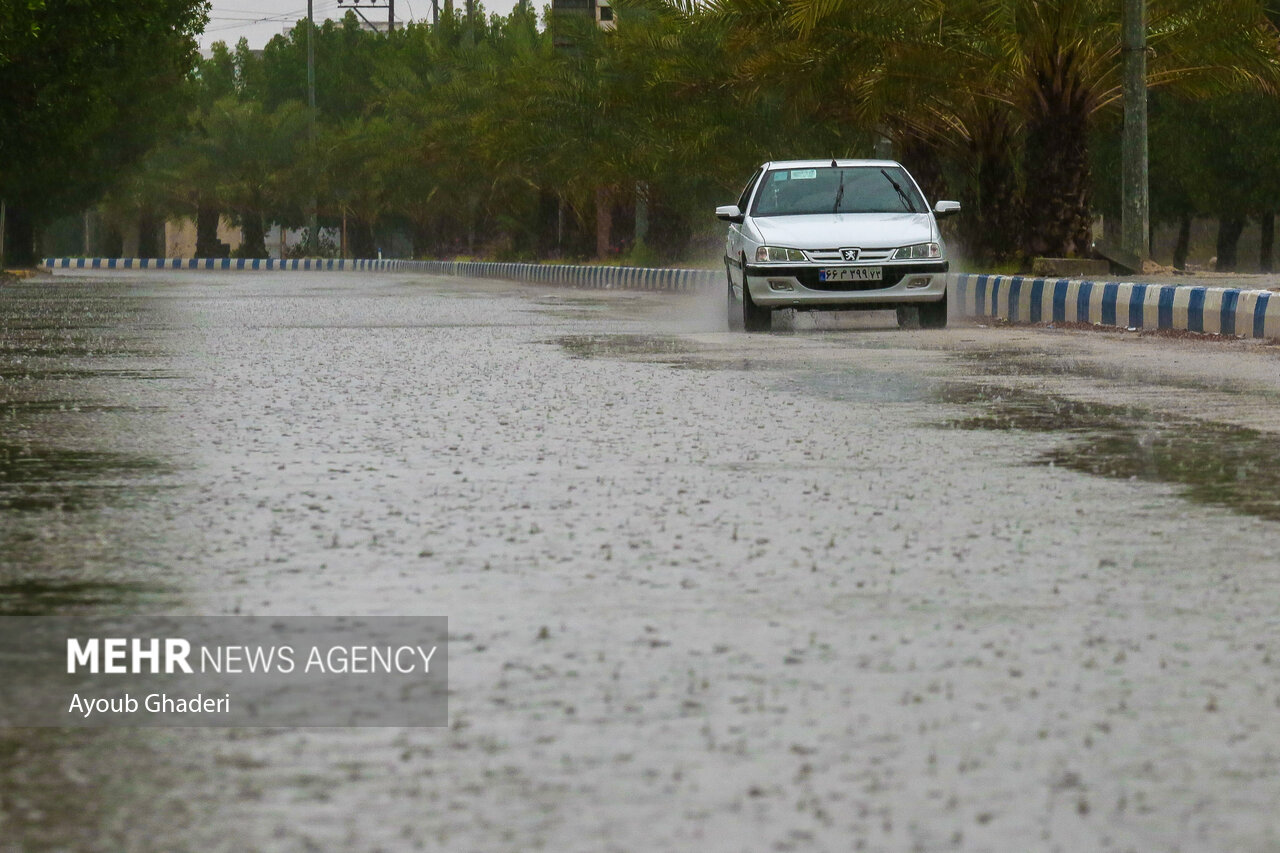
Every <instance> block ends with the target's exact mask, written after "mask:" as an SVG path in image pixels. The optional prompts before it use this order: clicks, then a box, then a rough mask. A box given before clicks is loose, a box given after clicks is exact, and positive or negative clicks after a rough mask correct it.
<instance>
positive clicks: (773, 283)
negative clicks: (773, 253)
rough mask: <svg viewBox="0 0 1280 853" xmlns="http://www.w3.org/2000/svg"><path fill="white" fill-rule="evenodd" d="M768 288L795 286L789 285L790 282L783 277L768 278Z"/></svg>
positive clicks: (783, 288) (792, 288)
mask: <svg viewBox="0 0 1280 853" xmlns="http://www.w3.org/2000/svg"><path fill="white" fill-rule="evenodd" d="M769 289H770V290H795V288H794V287H792V286H791V282H789V281H787V280H786V279H785V278H771V279H769Z"/></svg>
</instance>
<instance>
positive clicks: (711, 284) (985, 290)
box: [44, 258, 1280, 338]
mask: <svg viewBox="0 0 1280 853" xmlns="http://www.w3.org/2000/svg"><path fill="white" fill-rule="evenodd" d="M44 264H45V266H46V267H48V268H49V269H50V270H60V269H62V270H67V269H75V270H244V271H254V270H257V271H271V270H290V271H293V270H297V271H318V272H419V273H427V274H431V275H450V276H464V277H470V278H486V279H501V280H507V281H519V282H527V283H530V284H545V285H553V286H560V287H574V288H586V289H600V290H660V291H674V292H691V291H696V290H702V289H708V288H720V287H723V286H724V273H723V272H721V271H719V270H693V269H676V268H655V267H611V266H592V265H578V264H524V263H503V262H495V261H408V260H392V259H386V260H378V259H360V260H341V259H336V258H287V259H285V260H276V259H274V258H261V259H255V258H46V259H45V262H44ZM948 287H949V290H950V293H951V300H952V302H953V304H954V305H955V306H956V309H957V310H958V311H959V313H960V314H961V315H962V316H967V317H990V318H998V319H1002V320H1007V321H1009V322H1010V323H1042V322H1043V323H1050V322H1051V323H1072V322H1074V323H1091V324H1094V325H1102V326H1115V327H1118V328H1126V329H1169V330H1179V331H1188V332H1199V333H1203V334H1221V335H1227V336H1238V337H1245V338H1280V294H1276V297H1277V298H1274V299H1273V298H1272V295H1273V294H1272V293H1271V292H1269V291H1265V290H1240V289H1236V288H1220V287H1198V286H1195V287H1188V286H1178V285H1171V284H1134V283H1130V282H1095V281H1081V280H1074V279H1065V278H1063V279H1051V278H1050V279H1046V278H1029V277H1025V276H1003V275H979V274H975V273H953V274H951V275H949V276H948Z"/></svg>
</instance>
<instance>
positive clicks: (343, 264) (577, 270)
mask: <svg viewBox="0 0 1280 853" xmlns="http://www.w3.org/2000/svg"><path fill="white" fill-rule="evenodd" d="M44 265H45V266H46V267H48V268H49V269H50V270H244V271H254V270H256V271H271V270H289V271H293V270H298V271H306V270H312V271H317V272H421V273H430V274H434V275H454V276H466V277H470V278H490V279H505V280H510V281H522V282H529V283H531V284H550V285H559V286H562V287H581V288H588V289H599V290H668V291H679V292H686V291H694V290H699V289H702V288H705V287H712V286H718V285H723V284H724V273H723V272H720V271H719V270H691V269H674V268H661V269H660V268H655V267H610V266H589V265H578V264H521V263H500V262H494V261H405V260H390V259H388V260H376V259H371V260H339V259H336V258H286V259H284V260H276V259H274V258H46V259H45V261H44Z"/></svg>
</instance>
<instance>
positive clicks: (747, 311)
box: [742, 255, 773, 332]
mask: <svg viewBox="0 0 1280 853" xmlns="http://www.w3.org/2000/svg"><path fill="white" fill-rule="evenodd" d="M742 328H744V329H746V330H747V331H748V332H767V331H769V330H770V329H772V328H773V309H771V308H762V307H760V306H759V305H757V304H756V303H755V300H754V299H752V298H751V288H750V287H748V286H747V258H746V256H745V255H743V257H742Z"/></svg>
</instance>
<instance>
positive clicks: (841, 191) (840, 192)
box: [831, 161, 844, 213]
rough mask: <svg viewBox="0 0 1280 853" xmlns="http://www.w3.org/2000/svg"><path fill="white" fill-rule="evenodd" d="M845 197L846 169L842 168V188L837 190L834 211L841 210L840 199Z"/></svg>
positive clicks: (832, 210)
mask: <svg viewBox="0 0 1280 853" xmlns="http://www.w3.org/2000/svg"><path fill="white" fill-rule="evenodd" d="M833 162H834V161H833ZM843 198H844V169H841V170H840V189H838V190H836V203H835V205H834V206H832V208H831V212H832V213H839V212H840V200H841V199H843Z"/></svg>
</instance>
